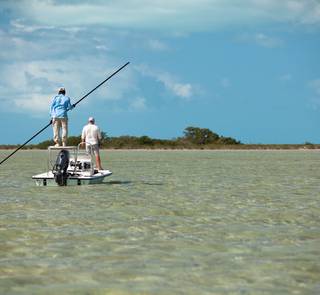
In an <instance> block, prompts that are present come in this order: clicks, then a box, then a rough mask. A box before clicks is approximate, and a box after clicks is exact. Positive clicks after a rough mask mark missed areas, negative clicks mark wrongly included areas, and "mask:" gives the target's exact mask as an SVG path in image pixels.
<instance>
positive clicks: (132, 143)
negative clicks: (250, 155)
mask: <svg viewBox="0 0 320 295" xmlns="http://www.w3.org/2000/svg"><path fill="white" fill-rule="evenodd" d="M101 135H102V141H101V148H106V149H108V148H110V149H138V148H150V149H157V148H159V149H166V148H167V149H182V148H186V149H192V148H210V146H213V145H215V146H217V145H239V144H241V142H240V141H237V140H236V139H234V138H231V137H224V136H220V135H218V134H217V133H214V132H212V131H211V130H210V129H207V128H199V127H191V126H190V127H187V128H185V130H184V131H183V136H182V137H178V138H174V139H155V138H151V137H149V136H146V135H143V136H140V137H138V136H130V135H123V136H119V137H111V136H108V135H107V133H105V132H101ZM80 141H81V136H80V135H79V136H69V137H68V142H67V144H68V145H77V144H79V143H80ZM51 145H54V142H53V140H45V141H42V142H40V143H38V144H30V145H27V146H26V148H27V149H47V148H48V146H51ZM15 147H17V145H0V148H8V149H10V148H15Z"/></svg>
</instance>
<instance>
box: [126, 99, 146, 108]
mask: <svg viewBox="0 0 320 295" xmlns="http://www.w3.org/2000/svg"><path fill="white" fill-rule="evenodd" d="M130 108H131V110H133V111H144V110H146V109H147V105H146V99H145V98H144V97H137V98H136V99H134V100H133V101H132V102H131V103H130Z"/></svg>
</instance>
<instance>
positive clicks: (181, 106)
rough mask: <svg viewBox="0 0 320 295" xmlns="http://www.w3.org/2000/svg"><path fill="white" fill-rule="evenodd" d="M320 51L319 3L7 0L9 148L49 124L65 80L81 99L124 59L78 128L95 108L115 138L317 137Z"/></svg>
mask: <svg viewBox="0 0 320 295" xmlns="http://www.w3.org/2000/svg"><path fill="white" fill-rule="evenodd" d="M319 55H320V1H319V0H281V1H279V0H170V1H169V0H153V1H147V0H117V1H111V0H69V1H66V0H10V1H9V0H0V75H1V76H0V77H1V79H0V104H1V108H0V118H1V119H0V120H1V124H0V134H1V140H0V144H22V143H24V142H25V141H26V140H27V139H29V138H30V137H31V136H32V135H34V134H35V133H36V132H37V131H38V130H40V129H41V128H42V127H44V126H45V125H46V124H47V123H48V122H49V120H50V117H49V106H50V102H51V100H52V98H53V97H54V96H55V95H56V94H57V90H58V88H59V87H65V88H66V91H67V95H68V96H70V98H71V101H72V102H73V103H74V102H76V101H77V100H78V99H80V98H81V97H82V96H83V95H85V94H86V93H87V92H89V91H90V90H91V89H93V88H94V87H95V86H96V85H98V84H99V83H100V82H101V81H103V80H104V79H105V78H106V77H108V76H109V75H110V74H111V73H112V72H114V71H115V70H117V69H118V68H119V67H121V66H122V65H123V64H125V63H126V62H130V64H129V65H128V66H127V67H126V68H125V69H123V70H122V71H121V72H120V73H118V74H117V75H116V76H114V77H113V78H112V79H110V80H109V81H108V82H107V83H106V84H104V85H103V86H101V87H100V88H99V89H98V90H96V91H95V92H94V93H92V94H91V95H90V96H88V97H87V98H86V99H85V100H83V101H82V102H81V103H80V104H78V105H77V107H76V108H75V109H74V110H72V111H70V112H69V135H74V136H78V135H80V133H81V130H82V127H83V126H84V125H85V124H86V123H87V119H88V117H89V116H93V117H95V119H96V123H97V125H98V126H99V127H100V129H101V130H102V131H104V132H106V133H107V135H108V136H121V135H132V136H143V135H147V136H149V137H152V138H162V139H172V138H177V137H180V136H183V131H184V129H185V128H186V127H188V126H193V127H200V128H209V129H210V130H212V131H213V132H215V133H218V134H219V135H222V136H227V137H229V136H230V137H233V138H235V139H237V140H240V141H241V142H242V143H248V144H253V143H256V144H258V143H261V144H272V143H274V144H280V143H288V144H290V143H291V144H299V143H301V144H302V143H306V142H310V143H320V58H319ZM51 138H52V128H51V127H49V128H47V129H46V130H45V131H44V132H42V133H41V134H40V135H39V136H37V137H36V138H35V139H34V140H33V141H32V142H31V143H38V142H41V141H43V140H47V139H51Z"/></svg>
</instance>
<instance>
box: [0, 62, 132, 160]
mask: <svg viewBox="0 0 320 295" xmlns="http://www.w3.org/2000/svg"><path fill="white" fill-rule="evenodd" d="M129 63H130V62H127V63H126V64H124V65H123V66H122V67H120V68H119V69H118V70H116V71H115V72H113V73H112V74H111V75H110V76H109V77H107V78H106V79H105V80H103V81H102V82H101V83H100V84H99V85H97V86H96V87H95V88H93V89H92V90H90V91H89V92H88V93H87V94H86V95H84V96H83V97H81V98H80V99H79V100H78V101H77V102H76V103H74V104H73V105H72V106H73V107H75V106H76V105H77V104H78V103H80V102H81V101H82V100H84V99H85V98H86V97H87V96H89V95H90V94H91V93H92V92H94V91H95V90H97V89H98V88H99V87H100V86H101V85H102V84H104V83H106V82H107V81H108V80H109V79H111V78H112V77H113V76H114V75H116V74H117V73H119V72H120V71H121V70H122V69H123V68H125V67H126V66H127V65H128V64H129ZM68 111H70V109H69V110H67V112H68ZM51 123H52V120H50V122H49V123H48V124H47V125H46V126H44V127H43V128H42V129H40V130H39V131H38V132H37V133H35V134H34V135H33V136H32V137H30V138H29V139H28V140H27V141H26V142H25V143H23V144H22V145H21V146H19V147H18V148H17V149H16V150H14V151H13V152H12V153H11V154H10V155H8V156H7V157H5V158H4V159H3V160H2V161H1V162H0V165H1V164H2V163H4V162H5V161H6V160H8V159H9V158H10V157H11V156H13V155H14V154H15V153H16V152H17V151H19V150H20V149H22V148H23V147H24V146H25V145H26V144H27V143H28V142H30V141H31V140H32V139H34V138H35V137H36V136H38V135H39V134H40V133H41V132H43V131H44V130H45V129H47V128H48V127H49V126H50V125H51Z"/></svg>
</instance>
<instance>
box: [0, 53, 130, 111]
mask: <svg viewBox="0 0 320 295" xmlns="http://www.w3.org/2000/svg"><path fill="white" fill-rule="evenodd" d="M87 61H88V59H86V58H80V59H66V60H51V61H45V60H42V61H30V62H17V63H15V64H8V65H5V66H3V67H1V69H0V75H1V77H3V78H2V85H1V87H0V97H11V98H12V99H11V100H9V101H7V100H6V101H5V104H6V106H7V107H6V108H7V111H10V112H21V111H23V110H25V111H27V112H28V113H29V114H30V115H34V116H39V115H41V114H43V115H47V114H48V107H49V102H50V101H51V99H52V97H53V96H54V95H55V94H56V92H57V89H58V87H60V86H64V87H66V90H67V95H70V96H71V98H72V102H75V100H76V99H79V98H80V97H82V96H83V95H85V94H86V93H87V92H88V91H90V90H91V89H93V88H94V87H95V86H96V85H98V84H99V83H100V82H101V81H103V80H104V79H105V78H106V77H108V76H109V75H110V74H111V73H112V72H114V71H115V70H116V69H117V67H118V66H116V67H115V66H114V65H113V63H114V62H112V65H111V64H109V63H107V62H105V61H101V60H98V59H94V58H92V57H91V58H90V65H87V64H86V62H87ZM84 65H85V66H84ZM133 88H134V83H133V82H132V77H131V74H130V69H129V68H127V69H126V70H123V71H122V72H121V73H119V74H118V75H117V76H116V77H115V78H113V80H112V83H108V82H107V83H106V84H104V85H103V86H101V88H99V90H97V91H96V92H95V93H94V94H93V95H92V96H94V97H95V99H100V100H116V99H121V98H122V97H123V95H124V93H125V92H126V91H129V90H128V89H133ZM89 102H90V99H87V100H86V101H83V104H86V103H89Z"/></svg>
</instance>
